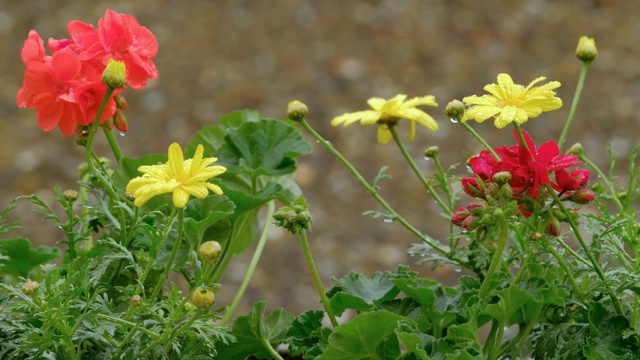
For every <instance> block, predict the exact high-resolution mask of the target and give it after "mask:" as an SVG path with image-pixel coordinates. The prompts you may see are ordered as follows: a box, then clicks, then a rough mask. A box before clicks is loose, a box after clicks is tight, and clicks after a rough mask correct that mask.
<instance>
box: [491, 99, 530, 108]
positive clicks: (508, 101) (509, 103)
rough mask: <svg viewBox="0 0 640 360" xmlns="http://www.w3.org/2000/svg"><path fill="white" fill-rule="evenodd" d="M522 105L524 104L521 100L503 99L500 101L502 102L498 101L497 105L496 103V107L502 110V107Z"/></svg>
mask: <svg viewBox="0 0 640 360" xmlns="http://www.w3.org/2000/svg"><path fill="white" fill-rule="evenodd" d="M522 104H524V101H523V100H520V99H515V98H511V99H505V100H502V101H498V103H497V105H498V107H501V108H504V107H507V106H515V107H521V106H522Z"/></svg>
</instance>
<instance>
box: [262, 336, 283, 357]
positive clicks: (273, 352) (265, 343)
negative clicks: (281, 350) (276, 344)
mask: <svg viewBox="0 0 640 360" xmlns="http://www.w3.org/2000/svg"><path fill="white" fill-rule="evenodd" d="M260 341H261V342H262V345H263V346H264V347H265V348H266V349H267V351H268V352H269V354H271V355H272V356H273V358H274V359H276V360H284V359H282V356H280V354H278V352H277V351H276V350H275V349H274V348H273V346H271V343H269V341H267V339H265V338H264V337H262V338H260Z"/></svg>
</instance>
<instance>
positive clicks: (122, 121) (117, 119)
mask: <svg viewBox="0 0 640 360" xmlns="http://www.w3.org/2000/svg"><path fill="white" fill-rule="evenodd" d="M113 126H115V127H116V129H118V131H120V134H124V133H126V132H127V131H128V130H129V125H128V124H127V118H126V117H124V114H122V112H121V111H116V113H115V114H114V115H113Z"/></svg>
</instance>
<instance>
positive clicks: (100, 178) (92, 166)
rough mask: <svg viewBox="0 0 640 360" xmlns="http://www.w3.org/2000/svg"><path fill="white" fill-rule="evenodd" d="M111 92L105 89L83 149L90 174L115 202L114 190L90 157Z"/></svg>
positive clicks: (111, 90) (109, 89)
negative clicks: (84, 149)
mask: <svg viewBox="0 0 640 360" xmlns="http://www.w3.org/2000/svg"><path fill="white" fill-rule="evenodd" d="M113 90H114V89H113V88H112V87H107V92H106V93H105V94H104V98H102V102H101V103H100V107H99V108H98V112H97V113H96V117H95V119H94V120H93V123H92V124H91V128H90V130H89V136H88V137H87V144H86V145H85V148H86V154H85V157H86V160H87V166H89V169H90V170H91V173H92V174H93V175H94V176H95V177H96V179H98V181H99V182H100V183H101V184H102V186H103V187H104V189H105V191H107V192H108V193H109V196H111V198H112V199H114V200H115V199H118V195H117V194H116V192H115V190H113V188H112V187H111V185H110V184H109V183H108V182H107V180H106V179H105V178H104V176H102V174H101V173H100V172H99V171H98V170H97V169H96V166H95V164H94V163H93V156H92V155H93V151H92V150H93V149H92V145H93V138H94V137H95V135H96V130H97V129H98V123H99V122H100V118H101V117H102V113H103V112H104V108H105V106H106V105H107V102H108V101H109V98H111V94H113Z"/></svg>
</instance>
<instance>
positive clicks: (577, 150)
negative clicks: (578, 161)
mask: <svg viewBox="0 0 640 360" xmlns="http://www.w3.org/2000/svg"><path fill="white" fill-rule="evenodd" d="M567 155H576V156H582V144H580V143H575V144H573V145H571V147H570V148H569V150H567Z"/></svg>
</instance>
